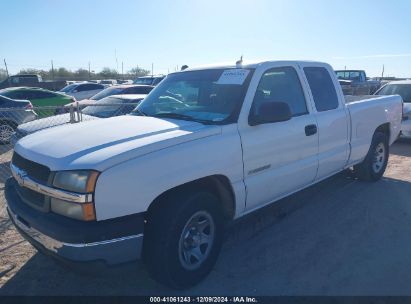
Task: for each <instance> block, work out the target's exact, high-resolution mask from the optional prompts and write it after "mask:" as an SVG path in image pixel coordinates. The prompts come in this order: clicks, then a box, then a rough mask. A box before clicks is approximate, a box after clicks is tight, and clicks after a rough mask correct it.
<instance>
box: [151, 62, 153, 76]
mask: <svg viewBox="0 0 411 304" xmlns="http://www.w3.org/2000/svg"><path fill="white" fill-rule="evenodd" d="M153 76H154V63H152V64H151V77H153Z"/></svg>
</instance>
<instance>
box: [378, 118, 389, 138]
mask: <svg viewBox="0 0 411 304" xmlns="http://www.w3.org/2000/svg"><path fill="white" fill-rule="evenodd" d="M377 132H382V133H384V134H386V135H387V137H388V139H390V123H389V122H387V123H385V124H382V125H380V126H379V127H378V128H377V129H376V130H375V133H377Z"/></svg>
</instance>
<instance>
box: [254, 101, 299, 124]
mask: <svg viewBox="0 0 411 304" xmlns="http://www.w3.org/2000/svg"><path fill="white" fill-rule="evenodd" d="M256 110H257V109H256V108H255V107H253V109H252V112H251V114H250V116H249V118H248V123H249V124H250V126H257V125H261V124H267V123H274V122H281V121H287V120H290V119H291V118H292V114H291V109H290V106H289V105H288V104H287V103H285V102H277V101H275V102H270V101H265V102H263V103H262V104H261V105H260V106H259V109H258V112H257V111H256Z"/></svg>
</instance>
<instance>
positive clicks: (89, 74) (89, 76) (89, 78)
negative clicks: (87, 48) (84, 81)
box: [88, 61, 91, 80]
mask: <svg viewBox="0 0 411 304" xmlns="http://www.w3.org/2000/svg"><path fill="white" fill-rule="evenodd" d="M88 80H91V72H90V61H89V62H88Z"/></svg>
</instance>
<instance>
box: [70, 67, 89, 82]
mask: <svg viewBox="0 0 411 304" xmlns="http://www.w3.org/2000/svg"><path fill="white" fill-rule="evenodd" d="M88 78H89V74H88V70H86V69H81V68H80V69H78V70H77V71H75V72H74V79H77V80H87V79H88Z"/></svg>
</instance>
